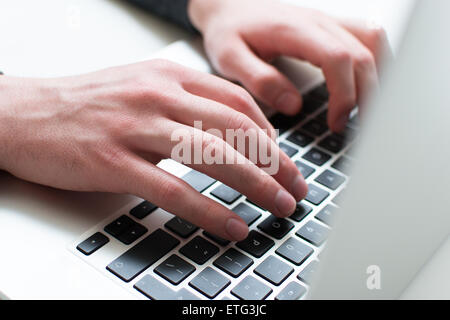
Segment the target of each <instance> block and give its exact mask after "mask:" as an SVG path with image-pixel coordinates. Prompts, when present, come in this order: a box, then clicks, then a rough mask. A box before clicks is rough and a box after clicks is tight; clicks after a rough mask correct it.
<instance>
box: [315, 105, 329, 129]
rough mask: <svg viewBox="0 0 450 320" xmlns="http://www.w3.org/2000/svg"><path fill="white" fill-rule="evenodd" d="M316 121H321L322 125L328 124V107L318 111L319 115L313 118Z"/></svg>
mask: <svg viewBox="0 0 450 320" xmlns="http://www.w3.org/2000/svg"><path fill="white" fill-rule="evenodd" d="M315 119H316V120H317V121H319V122H321V123H322V124H324V125H326V126H327V125H328V124H327V121H328V109H327V110H325V111H322V112H321V113H319V115H318V116H317V117H316V118H315Z"/></svg>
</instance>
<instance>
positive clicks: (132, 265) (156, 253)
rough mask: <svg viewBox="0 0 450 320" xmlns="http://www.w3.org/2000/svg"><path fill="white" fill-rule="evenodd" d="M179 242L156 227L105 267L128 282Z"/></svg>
mask: <svg viewBox="0 0 450 320" xmlns="http://www.w3.org/2000/svg"><path fill="white" fill-rule="evenodd" d="M179 243H180V241H178V240H177V239H175V238H174V237H172V236H171V235H170V234H168V233H167V232H165V231H163V230H161V229H158V230H156V231H154V232H153V233H151V234H150V235H149V236H148V237H146V238H145V239H144V240H142V241H141V242H139V243H138V244H136V245H135V246H134V247H132V248H131V249H129V250H128V251H126V252H125V253H124V254H122V255H121V256H120V257H118V258H117V259H116V260H114V261H113V262H111V263H110V264H109V265H108V266H107V267H106V269H108V270H109V271H111V272H112V273H114V274H115V275H116V276H118V277H119V278H120V279H122V280H123V281H126V282H129V281H131V280H133V279H134V278H135V277H136V276H137V275H139V274H140V273H141V272H142V271H144V270H145V269H147V268H148V267H150V266H151V265H152V264H153V263H155V262H156V261H158V260H159V259H161V258H162V257H163V256H164V255H166V254H167V253H168V252H169V251H170V250H172V249H173V248H175V247H176V246H177V245H178V244H179Z"/></svg>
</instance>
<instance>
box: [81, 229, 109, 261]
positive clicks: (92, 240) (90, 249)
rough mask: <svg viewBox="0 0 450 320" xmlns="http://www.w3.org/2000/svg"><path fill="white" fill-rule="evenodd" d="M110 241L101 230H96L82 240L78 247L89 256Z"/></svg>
mask: <svg viewBox="0 0 450 320" xmlns="http://www.w3.org/2000/svg"><path fill="white" fill-rule="evenodd" d="M108 242H109V239H108V237H107V236H105V235H104V234H103V233H101V232H96V233H94V234H93V235H92V236H90V237H89V238H87V239H86V240H84V241H83V242H81V243H80V244H79V245H78V246H77V249H78V250H79V251H81V252H82V253H83V254H85V255H87V256H89V255H91V254H93V253H94V252H95V251H97V250H98V249H100V248H101V247H103V246H104V245H105V244H107V243H108Z"/></svg>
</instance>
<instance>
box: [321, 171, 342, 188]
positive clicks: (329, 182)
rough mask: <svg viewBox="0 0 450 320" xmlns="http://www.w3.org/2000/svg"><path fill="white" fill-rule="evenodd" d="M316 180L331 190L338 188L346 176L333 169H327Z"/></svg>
mask: <svg viewBox="0 0 450 320" xmlns="http://www.w3.org/2000/svg"><path fill="white" fill-rule="evenodd" d="M315 181H316V182H318V183H320V184H321V185H323V186H325V187H328V188H330V189H331V190H337V188H339V187H340V186H341V185H342V184H343V183H344V182H345V178H344V177H343V176H341V175H338V174H336V173H334V172H333V171H330V170H326V171H325V172H324V173H322V174H321V175H320V176H318V177H317V178H316V180H315Z"/></svg>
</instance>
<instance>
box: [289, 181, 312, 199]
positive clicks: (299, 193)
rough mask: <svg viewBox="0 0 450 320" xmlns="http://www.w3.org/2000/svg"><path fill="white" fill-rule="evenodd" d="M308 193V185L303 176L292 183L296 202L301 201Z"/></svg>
mask: <svg viewBox="0 0 450 320" xmlns="http://www.w3.org/2000/svg"><path fill="white" fill-rule="evenodd" d="M307 193H308V185H307V184H306V182H305V179H303V177H302V176H301V175H298V176H297V177H296V178H295V180H294V182H293V183H292V194H293V195H294V197H295V200H297V202H298V201H300V200H303V199H304V198H305V197H306V194H307Z"/></svg>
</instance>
